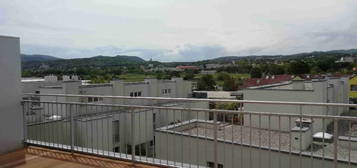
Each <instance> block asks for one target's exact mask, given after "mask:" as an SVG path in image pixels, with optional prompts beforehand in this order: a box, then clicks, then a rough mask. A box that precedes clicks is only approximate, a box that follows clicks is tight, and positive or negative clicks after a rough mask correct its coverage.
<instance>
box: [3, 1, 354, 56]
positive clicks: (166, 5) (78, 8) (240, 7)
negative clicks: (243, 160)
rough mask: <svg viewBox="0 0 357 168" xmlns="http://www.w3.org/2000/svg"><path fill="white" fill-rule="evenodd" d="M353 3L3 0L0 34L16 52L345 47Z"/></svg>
mask: <svg viewBox="0 0 357 168" xmlns="http://www.w3.org/2000/svg"><path fill="white" fill-rule="evenodd" d="M356 9H357V2H356V1H354V0H313V1H311V0H299V1H287V0H270V1H262V0H194V1H193V0H150V1H147V0H130V1H118V0H105V1H103V0H91V1H88V0H76V1H73V0H62V1H55V0H37V1H36V3H34V2H33V1H23V0H3V1H0V32H1V34H7V35H14V36H19V37H20V38H21V41H22V44H24V45H23V47H22V48H23V52H29V51H31V52H38V53H40V54H53V55H58V56H63V57H83V56H92V55H99V54H101V55H110V54H117V53H122V51H120V52H119V51H117V49H121V50H123V49H125V50H126V51H127V53H128V54H138V55H140V56H142V57H144V58H145V59H147V58H154V59H155V58H156V59H160V60H164V61H171V60H198V59H208V58H212V57H218V56H221V55H223V54H225V55H235V54H238V55H244V54H277V53H282V54H284V53H293V52H304V51H311V50H328V49H337V48H351V47H354V44H355V42H356V41H355V40H354V39H355V37H356V34H357V32H356V29H355V28H356V22H355V21H354V20H355V18H356ZM326 41H328V42H326ZM25 44H26V45H25ZM100 46H112V48H115V51H113V50H112V49H108V48H107V49H108V51H107V50H103V47H100ZM177 46H179V47H177ZM31 47H32V48H31ZM45 48H47V49H45ZM109 48H110V47H109ZM44 50H46V53H41V52H44ZM61 50H62V52H61ZM129 50H130V52H129ZM69 51H70V52H69Z"/></svg>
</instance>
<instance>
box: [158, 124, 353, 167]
mask: <svg viewBox="0 0 357 168" xmlns="http://www.w3.org/2000/svg"><path fill="white" fill-rule="evenodd" d="M155 135H156V136H155V138H156V143H155V152H156V156H157V158H160V159H164V160H166V159H168V160H170V161H176V162H178V163H177V165H181V162H184V163H188V164H193V165H202V166H207V162H213V161H214V158H213V157H214V149H213V147H214V144H213V141H212V140H205V139H204V138H197V137H192V136H182V135H178V134H171V133H169V134H168V133H165V132H161V131H156V132H155ZM218 163H219V164H223V167H224V168H245V167H251V168H260V167H272V168H275V167H290V168H299V167H304V168H332V167H334V165H333V162H332V161H331V160H324V161H323V160H321V159H317V158H315V159H313V160H311V157H309V156H302V157H299V155H298V154H291V155H289V153H287V152H285V153H283V152H281V153H279V152H275V151H269V150H266V149H259V148H253V147H248V146H241V145H238V144H230V143H229V142H228V143H223V142H219V143H218ZM338 167H339V168H347V167H349V166H348V164H345V163H339V164H338ZM351 167H357V166H356V165H351Z"/></svg>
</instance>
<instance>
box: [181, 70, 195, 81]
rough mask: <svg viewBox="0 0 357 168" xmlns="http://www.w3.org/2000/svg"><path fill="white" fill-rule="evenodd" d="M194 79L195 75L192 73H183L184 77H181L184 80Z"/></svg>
mask: <svg viewBox="0 0 357 168" xmlns="http://www.w3.org/2000/svg"><path fill="white" fill-rule="evenodd" d="M194 78H195V74H194V73H193V71H188V72H185V75H184V76H183V79H184V80H193V79H194Z"/></svg>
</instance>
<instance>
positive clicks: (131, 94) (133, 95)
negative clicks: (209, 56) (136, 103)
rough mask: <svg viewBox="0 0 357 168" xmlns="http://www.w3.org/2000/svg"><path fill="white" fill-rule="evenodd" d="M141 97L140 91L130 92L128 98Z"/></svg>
mask: <svg viewBox="0 0 357 168" xmlns="http://www.w3.org/2000/svg"><path fill="white" fill-rule="evenodd" d="M138 96H141V91H139V92H130V97H138Z"/></svg>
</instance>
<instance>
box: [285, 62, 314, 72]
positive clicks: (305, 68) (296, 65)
mask: <svg viewBox="0 0 357 168" xmlns="http://www.w3.org/2000/svg"><path fill="white" fill-rule="evenodd" d="M310 69H311V68H310V66H309V64H307V63H306V62H304V61H295V62H292V63H290V64H289V68H288V72H289V73H290V74H294V75H300V74H307V73H310Z"/></svg>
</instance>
